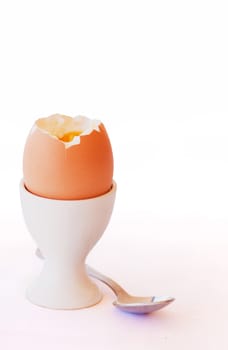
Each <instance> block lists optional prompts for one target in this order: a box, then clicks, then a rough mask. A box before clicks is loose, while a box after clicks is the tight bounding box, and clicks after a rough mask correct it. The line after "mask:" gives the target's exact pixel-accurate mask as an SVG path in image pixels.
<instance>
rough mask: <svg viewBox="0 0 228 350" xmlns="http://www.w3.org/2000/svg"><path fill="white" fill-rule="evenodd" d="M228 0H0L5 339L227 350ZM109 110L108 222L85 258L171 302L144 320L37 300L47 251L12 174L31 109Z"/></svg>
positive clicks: (0, 280)
mask: <svg viewBox="0 0 228 350" xmlns="http://www.w3.org/2000/svg"><path fill="white" fill-rule="evenodd" d="M227 6H228V5H227V1H220V0H218V1H206V0H205V1H204V0H197V1H196V0H193V1H191V2H184V1H177V0H174V1H168V0H167V1H149V0H148V1H146V0H141V1H127V0H121V1H118V0H117V1H115V2H111V1H101V0H98V1H86V0H84V1H82V0H78V1H48V0H45V1H42V0H41V1H39V2H35V1H25V0H24V1H23V0H22V1H12V0H11V1H10V0H9V1H1V2H0V44H1V55H0V97H1V103H0V121H1V137H0V160H1V164H0V180H1V181H0V190H1V201H0V208H1V217H0V221H1V233H0V239H1V243H0V296H1V298H0V311H1V312H0V345H1V348H3V349H7V350H8V349H10V350H11V349H12V350H14V349H15V347H18V348H19V347H21V348H23V349H25V350H27V349H31V347H32V348H33V349H40V347H41V346H42V349H50V348H53V347H54V346H55V348H56V349H64V350H65V349H71V348H72V349H75V348H76V347H78V348H80V349H91V348H97V349H98V348H99V349H106V348H107V347H108V348H109V349H110V348H113V349H114V348H117V347H118V349H121V348H122V349H126V348H129V349H134V348H135V349H139V348H144V349H152V348H157V349H159V350H162V349H175V350H176V349H178V350H182V349H183V348H184V349H198V348H199V349H201V348H203V349H207V350H208V349H209V350H214V349H215V348H218V349H222V350H223V349H224V350H227V348H228V340H227V336H226V334H225V330H226V329H227V314H228V301H227V300H228V299H227V292H228V291H227V289H228V282H227V273H228V259H227V240H228V239H227V229H228V222H227V220H228V200H227V198H228V180H227V179H228V137H227V129H228V119H227V116H228V104H227V96H228V85H227V81H228V65H227V62H228V48H227V44H226V43H227V32H228V22H227V15H228V11H227ZM55 112H60V113H66V114H67V113H69V114H71V115H78V114H82V115H87V116H89V117H91V118H97V119H101V120H102V121H103V122H104V124H105V126H106V128H107V130H108V132H109V135H110V139H111V142H112V145H113V151H114V157H115V176H114V178H115V179H116V181H117V183H118V195H117V201H116V206H115V210H114V216H113V218H112V221H111V226H110V227H109V229H108V231H107V232H106V233H105V235H104V237H103V238H102V240H101V241H100V243H99V245H98V246H97V247H96V248H95V249H94V251H93V254H92V255H91V256H90V257H89V262H90V263H91V264H92V265H94V267H96V268H100V269H101V270H102V271H104V272H106V273H107V274H110V275H111V276H112V277H114V278H116V279H117V280H119V281H120V282H122V283H123V284H124V286H125V287H126V288H128V289H129V290H130V291H132V292H133V293H136V294H148V293H151V294H153V293H156V294H170V295H173V296H175V297H176V298H177V300H176V302H175V303H174V304H173V305H172V306H170V307H169V308H167V309H166V310H163V311H161V312H159V313H158V314H157V315H154V316H149V317H146V318H142V317H140V318H138V317H134V316H129V315H125V314H121V313H120V312H118V311H117V310H114V309H113V307H112V305H111V304H110V303H111V301H112V300H113V296H112V294H111V293H110V292H109V291H108V290H107V289H106V288H105V289H104V291H105V293H106V295H107V296H106V297H105V298H104V300H103V301H102V303H101V304H99V305H97V306H96V307H95V308H91V309H88V310H82V312H71V311H70V312H61V311H58V312H55V311H54V312H52V311H48V310H42V309H40V308H37V307H35V306H32V305H30V304H29V303H28V302H27V301H26V300H25V299H24V290H25V288H26V286H27V284H28V282H29V281H30V278H32V276H33V275H34V273H35V270H37V271H38V270H40V268H41V266H40V264H41V262H39V261H38V260H37V259H36V258H35V257H34V249H35V246H34V244H33V243H32V241H31V239H30V237H29V235H28V233H26V229H25V226H24V223H23V220H22V215H21V210H20V202H19V193H18V183H19V180H20V178H21V176H22V170H21V168H22V152H23V146H24V143H25V137H26V135H27V134H28V132H29V130H30V128H31V126H32V125H33V122H34V119H36V118H38V117H42V116H47V115H49V114H52V113H55Z"/></svg>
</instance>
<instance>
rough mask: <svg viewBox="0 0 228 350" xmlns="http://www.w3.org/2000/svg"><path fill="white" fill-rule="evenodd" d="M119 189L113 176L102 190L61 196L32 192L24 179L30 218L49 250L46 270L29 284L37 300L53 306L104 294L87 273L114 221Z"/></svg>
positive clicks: (79, 304)
mask: <svg viewBox="0 0 228 350" xmlns="http://www.w3.org/2000/svg"><path fill="white" fill-rule="evenodd" d="M115 194H116V183H115V182H113V186H112V188H111V190H110V191H109V192H108V193H106V194H104V195H102V196H98V197H95V198H91V199H84V200H55V199H48V198H44V197H39V196H36V195H34V194H32V193H31V192H29V191H28V190H27V189H26V188H25V186H24V182H23V181H21V183H20V196H21V204H22V211H23V215H24V219H25V223H26V225H27V228H28V230H29V232H30V234H31V235H32V237H33V239H34V240H35V242H36V244H37V246H38V247H39V248H40V249H41V251H42V253H43V255H44V256H45V261H44V266H43V270H42V271H41V274H40V275H39V276H38V278H37V279H36V280H35V282H34V283H33V284H32V285H31V286H30V287H29V288H28V290H27V298H28V299H29V300H30V301H31V302H32V303H34V304H36V305H39V306H43V307H47V308H51V309H80V308H85V307H89V306H92V305H95V304H97V303H98V302H99V301H100V300H101V299H102V294H101V292H100V290H99V289H98V287H97V285H96V284H94V283H93V282H92V281H91V279H90V278H89V277H88V275H87V272H86V268H85V260H86V257H87V255H88V253H89V252H90V250H91V249H92V248H93V247H94V245H95V244H96V242H97V241H98V240H99V239H100V237H101V236H102V234H103V232H104V230H105V229H106V227H107V225H108V223H109V220H110V217H111V214H112V210H113V206H114V202H115Z"/></svg>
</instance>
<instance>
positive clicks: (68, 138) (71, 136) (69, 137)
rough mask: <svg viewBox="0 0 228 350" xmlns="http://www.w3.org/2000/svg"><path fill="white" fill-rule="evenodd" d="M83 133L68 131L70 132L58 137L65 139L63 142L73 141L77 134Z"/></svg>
mask: <svg viewBox="0 0 228 350" xmlns="http://www.w3.org/2000/svg"><path fill="white" fill-rule="evenodd" d="M81 133H82V132H81V131H72V132H68V133H66V134H64V135H63V136H62V137H58V139H59V140H61V141H63V142H71V141H72V140H73V139H74V137H75V136H80V135H81Z"/></svg>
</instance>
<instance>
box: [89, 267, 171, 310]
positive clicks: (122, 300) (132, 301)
mask: <svg viewBox="0 0 228 350" xmlns="http://www.w3.org/2000/svg"><path fill="white" fill-rule="evenodd" d="M87 272H88V274H89V275H90V276H91V277H94V278H96V279H98V280H100V281H101V282H103V283H105V284H107V286H109V287H110V288H111V289H112V291H113V292H114V293H115V295H116V296H117V299H116V300H115V301H114V302H113V305H114V306H116V307H117V308H119V309H121V310H122V311H126V312H130V313H134V314H147V313H150V312H153V311H157V310H159V309H162V308H163V307H165V306H167V305H169V304H170V303H171V302H172V301H174V300H175V299H174V298H171V297H155V296H153V297H136V296H133V295H130V294H128V293H127V292H126V291H125V290H124V289H123V288H122V287H121V286H120V285H119V284H118V283H116V282H115V281H113V280H112V279H111V278H109V277H107V276H105V275H103V274H101V273H100V272H98V271H96V270H94V269H93V268H92V267H90V266H88V265H87Z"/></svg>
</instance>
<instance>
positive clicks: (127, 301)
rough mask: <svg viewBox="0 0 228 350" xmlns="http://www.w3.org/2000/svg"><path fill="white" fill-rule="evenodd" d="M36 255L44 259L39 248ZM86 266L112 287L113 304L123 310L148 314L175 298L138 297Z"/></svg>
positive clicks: (89, 272) (92, 273)
mask: <svg viewBox="0 0 228 350" xmlns="http://www.w3.org/2000/svg"><path fill="white" fill-rule="evenodd" d="M36 255H37V256H38V257H39V258H42V259H43V255H42V253H41V252H40V250H39V249H37V250H36ZM86 268H87V272H88V274H89V275H90V276H91V277H93V278H96V279H98V280H100V281H101V282H103V283H105V284H106V285H107V286H108V287H110V288H111V289H112V291H113V292H114V293H115V295H116V296H117V299H116V300H115V301H114V302H113V305H114V306H116V307H117V308H118V309H120V310H122V311H125V312H129V313H134V314H147V313H151V312H154V311H157V310H159V309H162V308H163V307H165V306H167V305H169V304H170V303H171V302H173V301H174V300H175V299H174V298H171V297H156V296H153V297H136V296H133V295H130V294H128V293H127V292H126V291H125V290H124V289H123V288H122V287H121V286H120V285H119V284H118V283H116V282H115V281H113V280H112V279H111V278H109V277H107V276H105V275H103V274H102V273H100V272H98V271H96V270H95V269H93V268H92V267H90V266H88V265H87V266H86Z"/></svg>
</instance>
